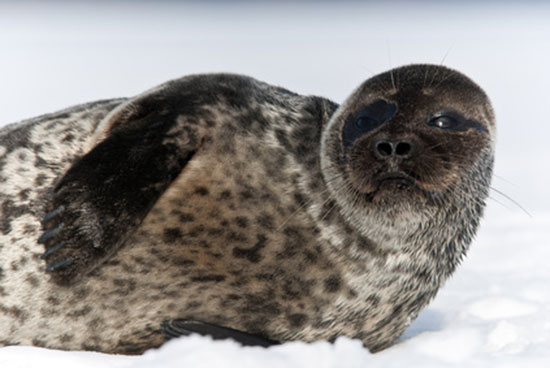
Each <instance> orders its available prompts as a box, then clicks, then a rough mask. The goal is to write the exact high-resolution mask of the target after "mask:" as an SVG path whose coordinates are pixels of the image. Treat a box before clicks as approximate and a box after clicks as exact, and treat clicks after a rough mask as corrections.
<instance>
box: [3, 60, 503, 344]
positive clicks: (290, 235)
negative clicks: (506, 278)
mask: <svg viewBox="0 0 550 368" xmlns="http://www.w3.org/2000/svg"><path fill="white" fill-rule="evenodd" d="M494 134H495V122H494V115H493V112H492V108H491V105H490V102H489V100H488V98H487V96H486V95H485V93H484V92H483V91H482V90H481V89H480V87H478V86H477V85H476V84H475V83H474V82H472V81H471V80H470V79H469V78H467V77H466V76H464V75H462V74H461V73H459V72H457V71H454V70H451V69H448V68H445V67H441V66H434V65H410V66H404V67H400V68H396V69H393V70H391V71H388V72H385V73H382V74H380V75H376V76H374V77H372V78H370V79H368V80H367V81H365V82H364V83H363V84H362V85H361V86H359V88H357V90H356V91H355V92H353V93H352V95H351V96H350V97H349V98H348V99H347V100H346V101H345V102H344V103H343V104H342V105H341V106H338V105H337V104H335V103H333V102H331V101H329V100H327V99H324V98H321V97H316V96H301V95H297V94H295V93H292V92H289V91H287V90H285V89H283V88H279V87H274V86H271V85H268V84H266V83H263V82H260V81H257V80H254V79H252V78H249V77H245V76H240V75H231V74H207V75H192V76H188V77H184V78H181V79H177V80H174V81H170V82H167V83H165V84H163V85H161V86H159V87H157V88H155V89H153V90H150V91H148V92H145V93H144V94H142V95H140V96H137V97H135V98H130V99H117V100H109V101H99V102H95V103H90V104H85V105H81V106H76V107H72V108H70V109H67V110H64V111H61V112H58V113H54V114H50V115H44V116H41V117H38V118H35V119H31V120H28V121H24V122H21V123H18V124H13V125H9V126H7V127H5V128H3V129H2V130H0V295H1V299H0V331H1V332H0V343H1V344H2V345H9V344H27V345H29V344H32V345H37V346H44V347H50V348H59V349H86V350H96V351H103V352H109V353H140V352H143V351H144V350H146V349H148V348H151V347H155V346H159V345H160V344H162V343H163V342H164V341H165V340H166V339H167V338H168V337H169V336H178V335H181V334H185V333H188V332H190V331H198V332H201V333H207V334H211V335H215V336H219V337H226V336H232V337H235V338H236V339H238V340H239V341H242V342H244V343H250V344H257V345H269V344H271V343H272V342H273V343H274V342H284V341H292V340H303V341H315V340H321V339H324V340H329V341H332V340H334V339H335V338H336V337H338V336H341V335H345V336H348V337H352V338H358V339H360V340H361V341H362V342H363V343H364V345H365V346H366V347H367V348H369V349H370V350H371V351H379V350H381V349H384V348H386V347H388V346H390V345H391V344H392V343H393V342H394V341H395V340H396V339H397V338H398V337H399V335H400V334H401V333H402V332H403V331H404V330H405V329H406V328H407V326H408V325H409V324H410V322H411V321H412V320H414V319H415V318H416V316H417V315H418V313H419V312H420V310H421V309H422V308H423V307H424V306H426V305H427V303H428V302H429V301H430V300H431V299H432V298H433V297H434V296H435V294H436V293H437V290H438V289H439V287H440V286H441V285H442V284H443V283H444V281H445V280H446V279H447V278H448V277H449V276H450V275H451V274H452V273H453V271H454V270H455V269H456V267H457V266H458V264H459V263H460V261H461V259H462V258H463V257H464V255H465V253H466V251H467V250H468V248H469V246H470V243H471V241H472V238H473V237H474V234H475V232H476V230H477V228H478V224H479V220H480V217H481V215H482V213H483V208H484V206H485V199H486V197H487V195H488V188H489V183H490V180H491V172H492V165H493V146H494ZM243 336H244V337H243ZM264 343H265V344H264Z"/></svg>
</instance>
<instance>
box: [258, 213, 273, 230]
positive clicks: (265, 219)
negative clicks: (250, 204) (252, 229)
mask: <svg viewBox="0 0 550 368" xmlns="http://www.w3.org/2000/svg"><path fill="white" fill-rule="evenodd" d="M256 222H257V223H258V225H260V226H261V227H263V228H265V229H267V230H274V229H275V225H274V219H273V216H271V215H269V214H267V213H265V212H263V213H262V214H260V215H259V216H258V217H256Z"/></svg>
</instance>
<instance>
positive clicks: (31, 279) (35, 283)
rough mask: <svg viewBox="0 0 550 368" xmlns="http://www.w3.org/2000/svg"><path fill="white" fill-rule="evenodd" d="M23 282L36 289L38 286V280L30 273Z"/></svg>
mask: <svg viewBox="0 0 550 368" xmlns="http://www.w3.org/2000/svg"><path fill="white" fill-rule="evenodd" d="M25 281H27V282H28V283H29V284H31V286H32V287H37V286H38V285H40V279H39V278H38V277H36V276H35V275H33V274H32V273H28V274H27V277H26V278H25Z"/></svg>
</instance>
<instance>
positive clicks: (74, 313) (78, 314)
mask: <svg viewBox="0 0 550 368" xmlns="http://www.w3.org/2000/svg"><path fill="white" fill-rule="evenodd" d="M91 311H92V307H90V306H88V305H86V306H84V307H83V308H80V309H76V310H74V311H72V312H70V313H67V316H69V317H71V318H79V317H84V316H86V315H88V314H89V313H90V312H91Z"/></svg>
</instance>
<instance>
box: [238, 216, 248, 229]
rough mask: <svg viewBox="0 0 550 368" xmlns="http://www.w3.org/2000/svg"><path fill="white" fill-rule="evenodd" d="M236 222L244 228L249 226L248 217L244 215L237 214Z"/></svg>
mask: <svg viewBox="0 0 550 368" xmlns="http://www.w3.org/2000/svg"><path fill="white" fill-rule="evenodd" d="M235 222H236V223H237V226H238V227H240V228H243V229H246V228H247V227H248V219H247V218H246V217H243V216H237V217H235Z"/></svg>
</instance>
